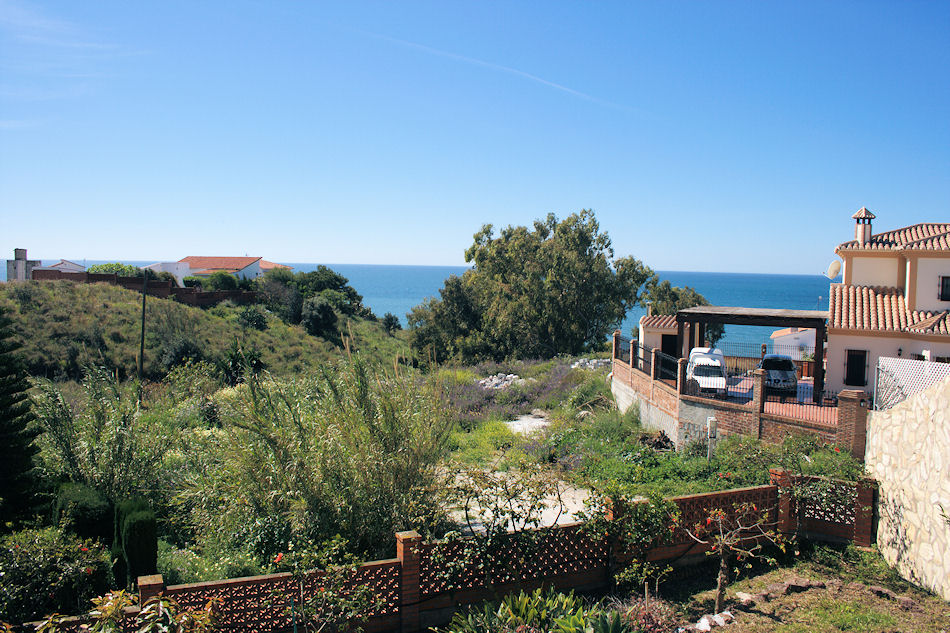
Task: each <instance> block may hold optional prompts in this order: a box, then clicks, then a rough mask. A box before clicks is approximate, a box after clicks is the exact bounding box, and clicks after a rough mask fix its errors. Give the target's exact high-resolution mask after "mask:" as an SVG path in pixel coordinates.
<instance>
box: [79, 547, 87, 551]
mask: <svg viewBox="0 0 950 633" xmlns="http://www.w3.org/2000/svg"><path fill="white" fill-rule="evenodd" d="M79 551H81V552H88V551H89V548H88V547H80V548H79Z"/></svg>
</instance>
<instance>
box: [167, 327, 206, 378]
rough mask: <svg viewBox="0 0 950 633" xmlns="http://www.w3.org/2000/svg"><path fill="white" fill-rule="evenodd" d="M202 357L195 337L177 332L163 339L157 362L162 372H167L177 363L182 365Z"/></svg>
mask: <svg viewBox="0 0 950 633" xmlns="http://www.w3.org/2000/svg"><path fill="white" fill-rule="evenodd" d="M203 357H204V354H203V353H202V351H201V346H200V345H199V344H198V342H197V341H196V340H195V339H193V338H191V337H189V336H185V335H181V334H179V335H177V336H175V337H174V338H171V339H169V340H167V341H165V343H164V344H163V345H162V349H161V352H160V354H159V357H158V364H159V365H160V366H161V368H162V372H164V373H167V372H168V371H170V370H171V369H172V368H174V367H177V366H178V365H183V364H185V363H187V362H189V361H191V362H196V361H200V360H201V359H202V358H203Z"/></svg>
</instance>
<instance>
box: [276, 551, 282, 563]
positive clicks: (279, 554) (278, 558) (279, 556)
mask: <svg viewBox="0 0 950 633" xmlns="http://www.w3.org/2000/svg"><path fill="white" fill-rule="evenodd" d="M282 560H284V553H283V552H280V553H278V554H277V556H276V557H275V558H274V562H275V563H279V562H280V561H282Z"/></svg>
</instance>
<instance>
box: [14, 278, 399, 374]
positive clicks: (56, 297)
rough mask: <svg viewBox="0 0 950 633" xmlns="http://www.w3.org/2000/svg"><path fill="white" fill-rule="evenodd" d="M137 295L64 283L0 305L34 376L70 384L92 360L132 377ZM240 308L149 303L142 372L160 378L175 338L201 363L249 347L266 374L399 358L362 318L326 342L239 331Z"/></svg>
mask: <svg viewBox="0 0 950 633" xmlns="http://www.w3.org/2000/svg"><path fill="white" fill-rule="evenodd" d="M141 301H142V299H141V295H140V294H137V293H135V292H133V291H130V290H125V289H123V288H119V287H116V286H112V285H107V284H74V283H71V282H67V281H57V282H27V283H17V284H13V283H7V284H0V304H3V305H4V306H6V307H7V308H8V309H9V312H10V316H11V317H12V318H13V320H14V328H15V330H16V334H17V339H18V340H19V341H20V342H21V343H22V344H23V350H22V354H23V356H24V358H25V360H26V362H27V364H28V367H29V369H30V372H31V373H32V374H33V375H36V376H45V377H48V378H62V379H70V378H76V377H78V376H79V374H80V370H81V367H82V365H83V364H84V363H88V362H92V363H95V364H99V365H102V366H105V367H108V368H110V369H115V370H117V371H118V373H119V375H120V377H126V376H131V375H134V373H135V367H136V357H137V355H138V349H139V332H140V330H139V328H140V317H141V309H142V303H141ZM240 312H241V308H239V307H235V306H229V305H222V306H218V307H215V308H211V309H208V310H203V309H201V308H193V307H190V306H186V305H182V304H180V303H177V302H176V301H173V300H170V299H156V298H153V297H149V298H148V300H147V303H146V334H145V372H146V375H147V377H149V378H157V377H160V376H161V375H162V373H163V372H162V368H161V363H160V360H161V357H162V353H163V351H165V349H166V348H167V346H168V345H170V344H171V343H172V342H174V341H176V340H179V341H180V340H186V341H193V342H194V343H195V344H196V345H197V347H198V349H199V350H200V351H201V354H202V356H203V357H204V358H206V359H209V360H216V359H219V358H222V357H223V356H224V355H225V353H226V352H227V350H228V348H229V347H230V346H231V345H232V343H233V342H234V341H238V342H239V343H240V344H241V345H243V346H245V347H247V346H253V347H256V348H257V349H258V350H259V351H260V353H261V360H262V361H263V362H264V364H265V366H266V367H267V369H268V370H270V371H271V372H273V373H276V374H289V373H295V372H300V371H304V370H305V369H306V368H308V367H310V366H312V364H313V363H314V362H316V361H320V360H326V359H330V358H334V357H336V356H339V355H340V354H342V353H343V347H342V341H343V339H344V338H349V339H350V340H349V344H350V349H351V350H353V351H357V350H358V351H361V352H362V353H363V354H364V355H365V356H367V357H369V358H371V359H376V360H379V361H381V362H385V363H387V364H388V363H391V362H392V359H393V357H395V356H396V355H397V354H403V353H405V350H406V345H405V344H404V342H403V339H401V338H398V337H392V336H389V335H388V334H387V333H386V332H385V331H384V330H383V327H382V325H380V324H379V323H377V322H375V321H366V320H363V319H348V320H346V319H341V321H340V329H341V330H342V332H341V337H340V338H338V339H336V340H333V341H331V340H325V339H322V338H318V337H314V336H310V335H309V334H307V333H306V332H305V331H304V330H303V329H302V328H300V327H299V326H291V325H287V324H286V323H284V322H283V321H281V320H280V319H278V318H277V317H276V316H274V315H272V314H268V315H267V328H266V329H265V330H263V331H258V330H254V329H245V328H242V327H241V325H239V323H238V315H239V314H240Z"/></svg>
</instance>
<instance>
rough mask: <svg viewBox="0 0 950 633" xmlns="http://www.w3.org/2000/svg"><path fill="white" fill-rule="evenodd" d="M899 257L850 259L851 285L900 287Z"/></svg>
mask: <svg viewBox="0 0 950 633" xmlns="http://www.w3.org/2000/svg"><path fill="white" fill-rule="evenodd" d="M899 260H900V257H899V256H898V255H895V256H894V257H853V258H851V284H852V285H854V286H900V285H901V280H900V278H899V275H898V273H899V271H898V262H899Z"/></svg>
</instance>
